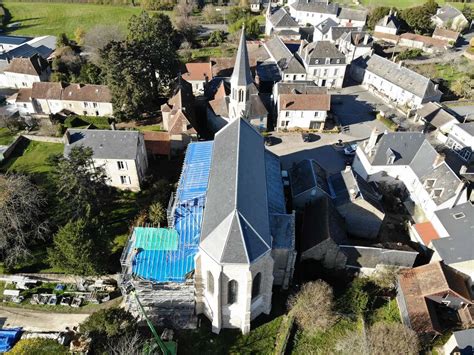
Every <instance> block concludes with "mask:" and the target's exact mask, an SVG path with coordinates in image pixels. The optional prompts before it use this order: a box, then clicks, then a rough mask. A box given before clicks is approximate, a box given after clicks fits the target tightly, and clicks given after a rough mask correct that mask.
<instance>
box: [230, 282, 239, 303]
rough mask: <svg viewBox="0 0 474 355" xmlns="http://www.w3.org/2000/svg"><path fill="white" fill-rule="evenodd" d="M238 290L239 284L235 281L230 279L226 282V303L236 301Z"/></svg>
mask: <svg viewBox="0 0 474 355" xmlns="http://www.w3.org/2000/svg"><path fill="white" fill-rule="evenodd" d="M238 291H239V285H238V283H237V281H235V280H230V281H229V283H228V284H227V303H228V304H234V303H237V292H238Z"/></svg>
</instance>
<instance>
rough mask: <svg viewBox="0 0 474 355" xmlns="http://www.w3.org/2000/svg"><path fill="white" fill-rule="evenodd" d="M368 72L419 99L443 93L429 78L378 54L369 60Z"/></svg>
mask: <svg viewBox="0 0 474 355" xmlns="http://www.w3.org/2000/svg"><path fill="white" fill-rule="evenodd" d="M367 70H368V71H370V72H372V73H374V74H376V75H378V76H380V77H382V78H384V79H385V80H387V81H389V82H391V83H393V84H395V85H397V86H399V87H401V88H403V89H404V90H406V91H408V92H410V93H412V94H415V95H416V96H418V97H422V98H424V97H432V96H435V95H437V94H438V93H441V92H440V91H439V90H438V89H436V88H435V84H434V83H433V82H432V81H431V80H430V79H429V78H427V77H425V76H423V75H421V74H418V73H415V72H414V71H413V70H410V69H408V68H405V67H403V66H401V67H400V66H399V65H398V64H397V63H394V62H392V61H390V60H388V59H385V58H382V57H380V56H378V55H377V54H374V55H372V57H370V59H369V60H368V62H367Z"/></svg>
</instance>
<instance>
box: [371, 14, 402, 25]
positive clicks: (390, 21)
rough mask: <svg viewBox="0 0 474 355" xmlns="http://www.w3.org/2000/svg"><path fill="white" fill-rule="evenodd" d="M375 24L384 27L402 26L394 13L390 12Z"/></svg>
mask: <svg viewBox="0 0 474 355" xmlns="http://www.w3.org/2000/svg"><path fill="white" fill-rule="evenodd" d="M375 26H382V27H388V28H397V29H398V28H399V27H400V21H399V20H398V18H397V17H396V16H395V15H394V14H388V15H386V16H384V17H383V18H381V19H380V20H379V22H377V24H376V25H375Z"/></svg>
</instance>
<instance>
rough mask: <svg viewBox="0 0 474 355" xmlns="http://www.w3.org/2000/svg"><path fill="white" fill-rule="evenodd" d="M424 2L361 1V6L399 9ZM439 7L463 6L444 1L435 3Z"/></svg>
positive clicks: (462, 4) (400, 0)
mask: <svg viewBox="0 0 474 355" xmlns="http://www.w3.org/2000/svg"><path fill="white" fill-rule="evenodd" d="M425 2H426V0H361V4H362V5H364V6H366V7H377V6H393V7H396V8H399V9H403V8H406V7H413V6H418V5H422V4H423V3H425ZM436 2H437V3H438V4H439V5H444V4H446V3H448V4H450V5H452V6H454V7H457V8H459V9H461V8H462V7H463V6H464V3H462V2H449V1H444V0H437V1H436ZM468 5H469V6H474V4H472V3H471V4H468Z"/></svg>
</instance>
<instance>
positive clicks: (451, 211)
mask: <svg viewBox="0 0 474 355" xmlns="http://www.w3.org/2000/svg"><path fill="white" fill-rule="evenodd" d="M435 214H436V216H437V217H438V219H439V220H440V222H441V223H442V224H443V227H444V229H446V231H447V232H448V234H449V236H450V237H451V238H454V239H460V240H462V241H460V243H464V245H465V246H466V245H468V244H470V245H471V246H472V245H473V243H472V238H473V236H474V206H473V204H472V203H470V202H466V203H463V204H460V205H457V206H454V207H453V208H445V209H442V210H438V211H436V212H435ZM445 239H446V238H442V239H438V240H437V241H441V240H445ZM433 242H434V241H433ZM466 243H467V244H466ZM466 252H469V253H470V254H471V255H470V257H471V258H474V253H473V252H472V249H471V250H467V251H466Z"/></svg>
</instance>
